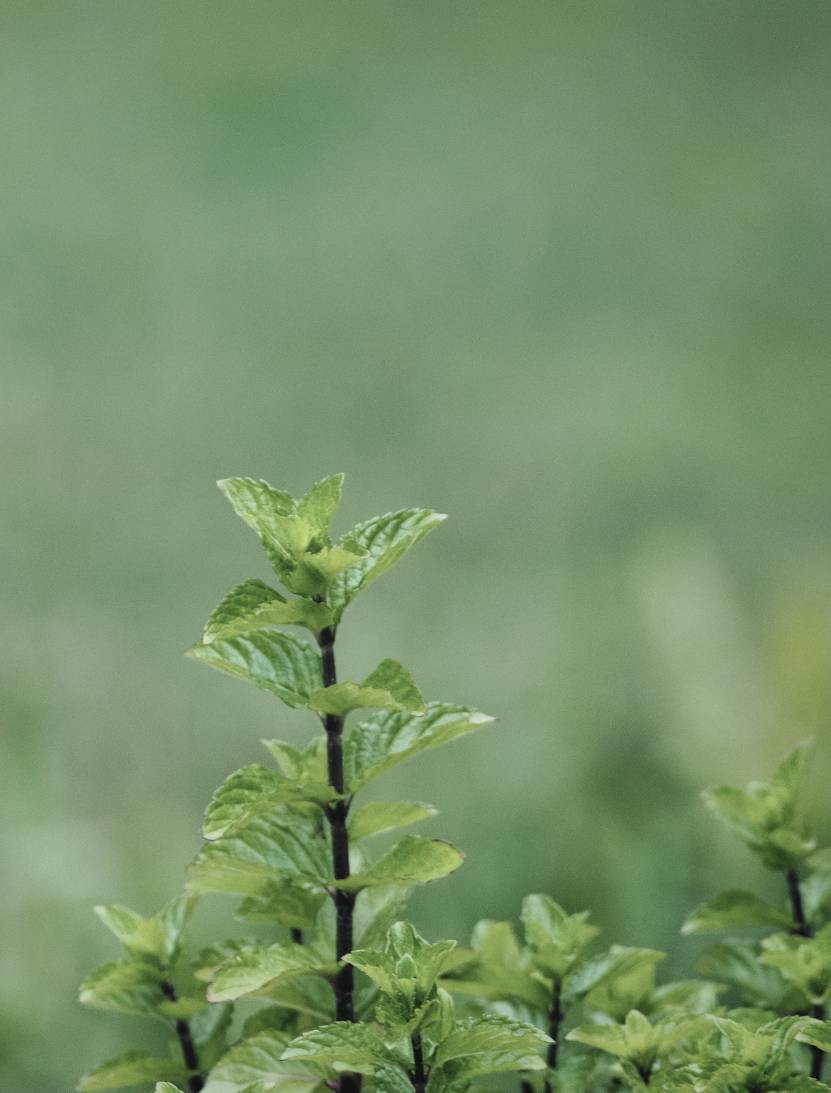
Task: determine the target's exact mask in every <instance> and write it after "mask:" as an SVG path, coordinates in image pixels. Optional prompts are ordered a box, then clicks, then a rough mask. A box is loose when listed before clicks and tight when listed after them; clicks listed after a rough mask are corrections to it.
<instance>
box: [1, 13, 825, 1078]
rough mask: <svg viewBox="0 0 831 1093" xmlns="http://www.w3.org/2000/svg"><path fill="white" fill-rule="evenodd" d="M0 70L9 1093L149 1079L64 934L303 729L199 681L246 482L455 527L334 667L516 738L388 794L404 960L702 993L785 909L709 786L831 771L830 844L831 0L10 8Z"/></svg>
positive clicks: (278, 711)
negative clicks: (527, 967)
mask: <svg viewBox="0 0 831 1093" xmlns="http://www.w3.org/2000/svg"><path fill="white" fill-rule="evenodd" d="M0 58H2V60H1V63H0V86H2V102H3V109H2V121H0V127H2V148H3V152H2V171H1V172H0V238H2V256H3V260H2V274H0V276H2V293H0V308H2V322H0V357H1V358H2V363H1V364H0V367H2V403H1V404H0V413H1V414H2V425H1V427H0V444H2V455H3V466H4V473H3V475H2V491H3V510H4V516H3V535H2V548H1V549H2V572H3V574H4V579H3V581H2V585H1V586H0V596H1V597H2V605H3V618H4V620H5V636H4V655H3V658H2V664H1V665H0V707H1V708H2V722H3V724H2V732H3V740H2V780H3V788H2V795H1V799H2V811H3V816H4V822H3V824H2V829H1V830H0V840H1V841H2V854H3V862H4V866H3V873H4V882H3V885H2V890H1V891H0V902H1V903H2V923H3V926H2V934H3V945H2V949H3V955H2V961H3V964H2V972H0V1028H2V1033H0V1057H2V1062H0V1087H2V1088H3V1089H4V1090H6V1089H8V1090H14V1091H15V1093H64V1091H68V1090H69V1089H71V1088H72V1087H73V1086H74V1083H75V1081H76V1079H77V1076H78V1074H79V1073H80V1072H81V1071H82V1070H83V1069H84V1068H85V1067H87V1066H88V1065H90V1064H91V1063H93V1062H95V1061H97V1060H98V1059H99V1058H101V1057H102V1056H104V1055H106V1054H107V1053H108V1052H115V1051H117V1050H119V1049H121V1048H126V1047H128V1046H134V1045H135V1044H136V1037H135V1035H134V1034H132V1033H131V1029H132V1027H133V1026H134V1025H135V1022H131V1021H129V1019H124V1020H123V1021H121V1020H120V1019H118V1018H112V1017H106V1016H98V1015H96V1014H93V1013H87V1012H84V1011H82V1010H81V1008H80V1007H79V1006H78V1005H77V1002H76V986H77V982H78V981H79V980H80V978H81V977H82V975H83V974H84V973H85V972H86V971H87V970H88V969H89V968H90V967H91V966H92V965H93V964H94V963H96V962H99V961H101V960H104V959H109V958H111V957H112V956H114V954H115V948H114V945H113V944H111V940H110V939H108V937H107V936H106V935H105V933H104V932H103V931H102V930H101V928H100V926H99V925H98V924H97V923H96V922H95V920H94V918H93V916H92V914H91V913H90V907H91V905H92V904H93V903H96V902H101V901H110V900H119V901H123V902H127V903H129V904H132V905H134V906H135V907H136V908H138V909H140V910H145V911H150V910H152V909H154V908H155V907H156V905H157V904H159V903H160V902H162V901H163V900H165V899H166V898H167V897H168V896H169V895H171V894H173V893H175V892H176V891H177V889H178V886H179V885H180V882H181V877H182V871H183V868H184V866H185V864H186V863H187V861H188V860H189V859H190V857H191V856H192V855H193V854H194V852H195V851H196V849H197V846H198V841H199V840H198V827H199V820H200V814H201V811H202V808H203V806H204V804H205V803H206V801H207V799H208V798H209V796H210V794H211V792H212V790H213V789H214V788H215V786H216V785H218V783H219V782H220V781H221V780H222V778H223V777H224V776H225V775H226V774H227V773H228V772H229V771H230V770H232V769H233V768H234V767H236V766H238V765H241V764H242V763H244V762H250V761H258V760H261V759H263V758H264V753H261V750H260V746H259V744H258V740H259V738H260V737H261V736H274V735H282V736H286V737H288V738H289V739H292V740H296V741H300V740H303V739H304V738H305V736H306V735H307V734H308V733H309V732H310V730H312V729H313V727H314V726H313V723H312V722H311V721H310V720H304V717H303V715H301V714H293V713H291V711H288V710H287V709H286V708H285V707H283V706H281V704H280V703H279V702H278V701H276V700H275V699H272V698H271V697H270V696H268V695H265V694H263V693H260V692H256V691H254V690H253V689H249V688H246V687H244V686H242V685H239V684H236V683H234V682H232V681H230V680H228V679H225V678H223V677H221V676H219V675H217V674H214V673H211V672H208V671H206V670H205V669H204V668H202V667H200V666H199V665H197V664H194V663H192V662H189V661H186V660H184V659H183V658H182V656H181V652H182V650H183V649H184V648H185V647H186V646H187V645H188V644H190V643H191V642H192V641H194V640H196V638H197V637H198V635H199V632H200V626H201V624H202V622H203V621H204V619H205V617H206V615H207V613H208V612H209V610H210V609H211V608H212V606H213V604H214V603H215V602H216V601H217V599H218V598H219V597H220V596H221V595H222V594H223V593H224V592H225V591H226V590H227V589H228V588H229V587H230V586H231V585H232V584H234V583H235V582H237V581H239V580H241V579H243V578H245V577H248V576H253V575H260V576H265V575H266V571H265V568H264V564H263V561H262V560H261V557H260V551H259V547H258V544H257V542H256V540H255V538H254V536H253V535H252V534H251V533H250V532H248V531H247V529H246V528H245V527H244V526H243V525H242V524H241V523H240V522H239V521H238V520H237V519H236V518H235V517H234V515H233V513H232V512H231V510H230V507H229V506H228V505H227V504H226V502H225V501H224V500H223V499H222V497H221V496H220V495H219V493H218V492H217V491H216V489H215V487H214V485H213V481H214V479H216V478H218V477H221V476H225V475H231V474H250V475H254V476H263V477H266V478H268V479H270V480H271V481H272V482H274V483H275V484H277V485H280V486H285V487H287V488H289V489H291V490H293V491H294V492H296V493H299V492H301V491H303V490H304V489H305V488H306V487H307V486H308V485H309V484H310V483H311V482H312V481H314V480H315V479H316V478H319V477H321V476H322V475H324V474H326V473H329V472H332V471H335V470H344V471H346V472H347V479H348V480H347V494H346V499H345V504H344V509H343V513H342V520H341V522H340V530H345V529H346V527H347V526H350V524H351V523H352V522H354V521H356V520H358V519H362V518H363V517H365V516H368V515H372V514H374V513H376V512H380V511H385V510H387V509H390V508H395V507H403V506H408V505H422V504H423V505H429V506H432V507H435V508H437V509H440V510H443V511H446V512H448V513H450V514H451V520H450V521H448V523H447V524H446V525H445V526H444V527H443V528H442V530H441V531H439V532H437V533H436V534H435V535H433V536H431V537H430V539H428V540H427V542H426V543H424V544H423V545H422V546H421V547H420V548H419V549H418V550H417V551H416V552H414V553H413V554H412V555H411V556H410V557H408V559H407V560H406V562H404V563H403V564H402V565H401V566H400V568H399V569H398V570H397V571H396V572H395V573H394V574H390V575H389V576H387V577H385V578H384V579H383V580H382V581H380V582H378V584H377V585H374V586H373V587H372V589H371V591H369V592H367V593H366V594H365V595H364V596H363V597H362V598H361V599H360V600H359V601H357V602H356V604H355V605H354V606H353V607H352V608H351V609H350V611H349V612H348V615H347V618H346V621H345V623H344V626H343V628H342V632H341V639H340V645H341V650H342V652H341V664H342V668H343V671H344V673H345V674H354V673H362V672H365V671H366V670H368V669H369V668H370V667H371V666H372V665H373V664H374V662H375V661H376V660H377V659H378V658H379V657H380V656H382V655H389V656H394V657H396V658H399V659H400V660H402V661H404V662H405V663H406V664H408V665H410V666H411V667H412V668H413V670H414V672H415V674H416V677H417V679H418V680H419V682H420V683H421V685H422V688H423V690H424V691H425V693H426V694H427V695H428V697H434V698H444V699H450V700H459V701H463V702H469V703H472V704H476V705H479V706H480V707H481V708H482V709H484V710H487V711H488V712H491V713H494V714H497V715H498V716H499V719H500V720H499V724H498V725H497V726H496V727H495V728H493V729H491V730H489V731H488V732H487V733H483V734H481V735H480V736H478V737H472V738H470V739H468V740H466V741H463V742H460V743H458V744H456V745H454V747H453V748H452V749H450V750H446V751H443V752H440V753H436V754H435V755H430V756H427V757H425V758H423V759H422V760H420V761H419V762H417V763H414V764H412V765H411V766H408V767H406V766H405V767H402V768H399V771H397V772H396V773H395V774H394V775H390V776H389V777H388V779H387V780H386V781H385V782H384V784H383V787H382V789H383V793H384V795H385V796H389V795H392V794H400V795H402V796H405V797H407V796H413V795H414V796H415V797H416V798H422V799H425V800H428V801H432V802H434V803H436V804H437V805H439V806H440V808H441V813H442V814H441V816H440V817H439V818H438V819H437V820H436V821H434V822H433V823H432V825H431V827H432V830H434V831H436V832H441V833H442V834H444V835H446V836H447V837H449V838H451V839H453V840H454V841H456V842H457V843H459V844H460V845H461V846H462V847H463V848H464V849H465V850H466V851H467V853H468V861H467V863H466V865H465V867H464V869H463V870H462V871H461V872H460V873H458V874H457V875H455V876H454V877H453V878H452V879H450V880H448V881H446V882H444V883H442V884H440V885H436V886H433V887H431V888H428V889H427V890H426V891H425V892H423V893H422V894H420V895H419V896H418V897H417V899H416V900H415V902H414V904H413V916H414V918H415V920H416V922H417V923H418V925H419V926H420V927H421V928H422V929H424V930H425V931H428V932H429V933H431V934H441V935H455V936H460V937H465V936H466V935H467V933H468V931H469V930H470V927H471V926H472V924H473V922H474V921H475V920H476V919H477V918H479V917H483V916H491V917H511V916H514V915H515V914H516V911H517V907H518V902H519V899H520V896H521V894H522V893H524V892H526V891H529V890H546V891H548V892H550V893H551V894H553V895H554V896H555V897H556V898H558V899H559V900H560V901H561V902H563V903H564V904H566V905H567V906H568V907H570V908H572V909H580V908H583V907H592V908H593V910H594V912H595V914H596V916H597V918H598V920H599V921H600V922H601V923H602V924H603V925H604V927H605V928H606V929H605V933H604V936H605V938H606V939H607V941H608V940H611V939H616V940H619V941H622V942H626V943H632V944H649V945H653V946H658V947H668V948H670V949H671V951H672V957H671V960H670V964H669V970H671V971H677V970H679V969H680V968H682V967H685V966H686V965H687V962H688V959H689V957H690V955H691V952H692V949H693V947H692V943H688V942H681V941H680V940H679V939H678V936H677V929H678V925H679V923H680V921H681V919H682V917H683V915H684V912H685V910H686V909H687V908H688V907H689V906H690V905H692V904H694V903H695V902H696V901H698V900H700V899H702V898H704V897H705V896H707V895H709V894H711V893H713V892H714V891H715V890H716V889H717V888H718V887H720V886H724V885H732V886H737V885H742V884H753V885H755V886H757V887H759V886H761V887H762V890H764V885H765V884H766V883H767V884H768V885H771V883H772V882H769V881H765V879H764V878H760V877H759V875H758V872H757V869H756V867H755V865H754V864H753V862H751V861H750V859H749V856H747V855H746V854H745V853H744V852H743V850H742V849H741V848H740V847H737V846H735V845H734V844H733V842H732V841H731V840H730V838H729V836H727V835H722V833H721V831H720V830H719V829H717V826H716V824H715V823H714V822H713V821H712V820H711V819H710V818H709V817H708V816H707V815H706V814H705V813H704V811H703V809H702V808H701V806H700V803H699V796H698V794H699V790H700V788H701V787H702V786H705V785H707V784H711V783H713V782H714V781H716V782H717V781H724V780H731V779H735V780H741V781H746V780H748V779H750V778H752V777H759V776H762V775H764V774H766V773H767V771H768V769H769V767H770V765H771V764H772V763H773V761H774V760H775V759H776V758H778V757H779V756H780V754H781V753H782V752H783V751H784V750H785V749H786V748H787V747H788V746H789V745H790V744H791V743H793V742H795V741H797V740H799V739H801V738H803V737H804V736H806V735H810V734H815V735H817V736H818V738H819V747H818V750H817V755H816V761H815V768H814V772H813V777H812V786H811V793H810V795H809V797H810V800H809V807H810V809H811V810H813V812H814V813H815V814H816V815H817V817H818V818H819V820H820V823H821V825H824V829H825V830H826V832H827V831H828V827H829V810H828V808H827V796H826V794H825V792H824V790H825V787H826V786H827V785H828V781H829V776H831V747H829V746H828V740H827V731H826V730H827V724H828V718H829V712H831V671H829V652H831V554H830V553H829V532H831V508H830V507H829V489H828V478H829V470H831V430H830V429H829V397H831V373H829V364H828V346H829V338H831V315H829V307H828V286H829V273H831V270H829V265H831V250H829V227H831V219H830V218H829V213H831V191H829V178H831V143H829V140H828V128H827V123H828V117H829V114H831V79H830V78H829V72H831V7H829V5H828V4H827V3H826V2H825V0H821V2H816V3H812V2H799V0H797V2H794V3H778V2H770V3H760V2H745V0H732V2H731V3H728V4H725V3H724V2H723V0H718V2H712V0H700V2H696V3H688V2H681V3H679V2H673V0H660V2H652V0H646V2H638V3H622V2H621V3H613V2H606V0H602V2H596V3H592V2H589V3H585V2H583V3H579V2H575V3H566V2H556V3H555V2H545V3H543V2H537V3H533V2H528V3H525V2H521V0H513V2H511V3H490V2H478V3H476V4H473V3H460V2H448V0H445V2H443V3H438V2H431V0H421V2H419V3H409V2H398V3H381V2H365V0H353V2H350V3H335V2H330V3H319V2H316V0H304V2H298V3H283V2H264V0H262V2H247V0H246V2H239V3H219V2H214V0H177V2H176V3H161V2H159V0H143V2H141V3H137V2H132V0H109V2H95V0H90V2H86V3H78V2H70V3H56V2H54V0H46V2H39V0H25V2H23V0H5V2H4V3H3V4H2V6H0ZM774 890H775V884H774V885H773V886H772V887H771V891H774ZM230 920H231V919H230V905H229V904H226V903H224V902H223V901H222V900H216V901H211V902H210V906H209V907H206V908H204V909H203V911H202V912H200V917H199V920H198V925H197V932H199V930H202V931H203V932H207V931H208V930H209V929H212V928H214V926H216V928H217V929H218V930H221V931H223V932H224V931H225V930H226V929H227V923H228V922H230ZM153 1035H155V1033H154V1032H153V1031H152V1030H150V1031H148V1032H147V1036H148V1037H150V1038H151V1040H152V1037H153ZM139 1039H140V1037H139ZM146 1042H148V1041H146Z"/></svg>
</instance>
